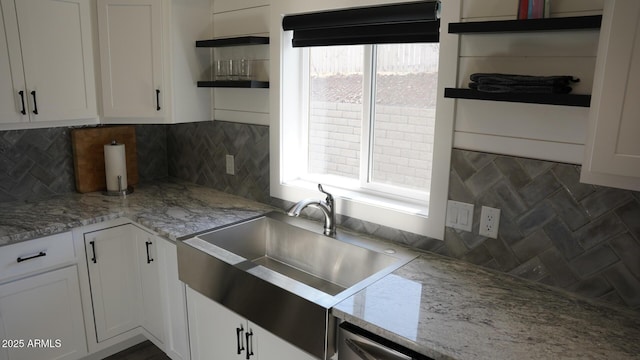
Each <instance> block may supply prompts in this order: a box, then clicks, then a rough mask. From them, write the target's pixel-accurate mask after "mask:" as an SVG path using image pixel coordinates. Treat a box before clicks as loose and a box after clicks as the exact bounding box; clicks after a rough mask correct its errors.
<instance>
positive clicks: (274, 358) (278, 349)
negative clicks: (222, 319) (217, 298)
mask: <svg viewBox="0 0 640 360" xmlns="http://www.w3.org/2000/svg"><path fill="white" fill-rule="evenodd" d="M249 333H250V334H251V333H253V335H252V336H250V338H249V344H248V347H249V349H250V351H252V352H253V353H254V354H255V355H256V357H255V358H254V357H253V356H252V357H251V359H260V360H317V359H316V358H315V357H313V356H311V355H309V354H307V353H306V352H304V351H302V350H300V349H299V348H297V347H295V346H293V345H291V344H289V343H288V342H286V341H284V340H282V339H281V338H279V337H277V336H275V335H273V334H272V333H270V332H269V331H267V330H265V329H263V328H261V327H260V326H258V325H256V324H254V323H252V322H249Z"/></svg>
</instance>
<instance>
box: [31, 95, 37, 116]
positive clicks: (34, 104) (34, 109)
mask: <svg viewBox="0 0 640 360" xmlns="http://www.w3.org/2000/svg"><path fill="white" fill-rule="evenodd" d="M31 95H32V96H33V113H34V114H36V115H38V101H37V100H36V91H35V90H33V91H32V92H31Z"/></svg>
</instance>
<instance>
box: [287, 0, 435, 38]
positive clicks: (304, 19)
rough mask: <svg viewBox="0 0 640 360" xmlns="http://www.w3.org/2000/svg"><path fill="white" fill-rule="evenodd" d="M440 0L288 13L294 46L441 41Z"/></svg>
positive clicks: (289, 28)
mask: <svg viewBox="0 0 640 360" xmlns="http://www.w3.org/2000/svg"><path fill="white" fill-rule="evenodd" d="M439 6H440V3H439V1H420V2H411V3H402V4H394V5H382V6H371V7H362V8H352V9H346V10H336V11H325V12H317V13H309V14H300V15H290V16H285V17H284V19H283V20H282V28H283V29H284V30H293V46H294V47H307V46H330V45H357V44H390V43H416V42H438V41H439V37H440V20H439V19H438V17H439V14H438V12H439Z"/></svg>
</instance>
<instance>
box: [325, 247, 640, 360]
mask: <svg viewBox="0 0 640 360" xmlns="http://www.w3.org/2000/svg"><path fill="white" fill-rule="evenodd" d="M332 312H333V315H334V316H336V317H338V318H341V319H343V320H345V321H347V322H350V323H352V324H354V325H356V326H359V327H361V328H363V329H366V330H369V331H370V332H373V333H375V334H378V335H381V336H382V337H384V338H387V339H389V340H391V341H394V342H396V343H398V344H400V345H403V346H405V347H407V348H409V349H412V350H415V351H417V352H419V353H422V354H425V355H427V356H429V357H432V358H434V359H474V360H475V359H616V360H619V359H640V341H639V339H640V313H638V312H633V311H631V310H626V309H621V308H620V309H619V308H614V307H609V306H607V305H603V304H599V303H594V302H590V301H588V300H584V299H581V298H578V297H575V296H573V295H571V294H569V293H565V292H560V291H558V290H554V289H550V288H548V287H545V286H543V285H540V284H536V283H532V282H529V281H526V280H522V279H518V278H515V277H512V276H510V275H507V274H502V273H497V272H493V271H489V270H486V269H483V268H480V267H477V266H475V265H471V264H467V263H463V262H460V261H458V260H453V259H449V258H444V257H442V256H439V255H435V254H423V255H421V256H420V257H418V258H416V259H415V260H413V261H412V262H410V263H409V264H407V265H405V266H404V267H402V268H400V269H398V270H396V271H395V272H393V273H392V274H390V275H388V276H386V277H385V278H383V279H381V280H380V281H378V282H376V283H374V284H373V285H371V286H369V287H367V288H366V289H364V290H362V291H360V292H359V293H357V294H355V295H353V296H352V297H350V298H348V299H346V300H344V301H343V302H341V303H340V304H338V305H337V306H336V307H334V308H333V310H332Z"/></svg>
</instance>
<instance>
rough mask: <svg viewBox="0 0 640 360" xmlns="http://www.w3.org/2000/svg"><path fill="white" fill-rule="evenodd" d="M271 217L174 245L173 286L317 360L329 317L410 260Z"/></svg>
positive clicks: (392, 250) (324, 350)
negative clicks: (339, 305)
mask: <svg viewBox="0 0 640 360" xmlns="http://www.w3.org/2000/svg"><path fill="white" fill-rule="evenodd" d="M322 232H323V228H322V225H321V224H320V223H318V222H315V221H310V220H305V219H300V218H292V217H289V216H287V215H284V214H281V213H278V212H272V213H269V214H267V215H265V216H262V217H259V218H257V219H253V220H249V221H246V222H242V223H240V224H236V225H231V226H228V227H224V228H221V229H218V230H214V231H211V232H208V233H205V234H201V235H198V236H196V237H194V238H192V239H188V240H185V241H183V242H180V243H178V271H179V277H180V280H182V281H183V282H185V283H186V284H187V285H189V286H190V287H191V288H193V289H194V290H196V291H199V292H200V293H202V294H203V295H205V296H207V297H209V298H211V299H212V300H214V301H217V302H219V303H221V304H222V305H224V306H226V307H228V308H229V309H231V310H233V311H235V312H236V313H238V314H240V315H242V316H244V317H246V318H247V319H249V320H250V321H252V322H254V323H256V324H258V325H260V326H262V327H263V328H265V329H267V330H269V331H271V332H272V333H274V334H276V335H278V336H280V337H281V338H283V339H284V340H286V341H288V342H290V343H292V344H294V345H297V346H298V347H300V348H301V349H303V350H305V351H307V352H309V353H310V354H312V355H315V356H316V357H318V358H321V359H329V357H331V356H332V355H333V353H334V352H335V351H334V350H335V344H334V343H333V341H334V339H335V332H336V324H335V320H334V319H333V317H332V316H331V315H330V309H331V307H333V306H334V305H336V304H337V303H339V302H340V301H342V300H344V299H346V298H347V297H349V296H351V295H353V294H355V293H356V292H358V291H360V290H362V289H363V288H365V287H366V286H367V285H369V284H371V283H373V282H375V281H376V280H379V279H380V278H382V277H384V276H386V275H387V274H389V273H391V272H392V271H394V270H396V269H397V268H399V267H401V266H402V265H404V264H406V263H408V262H409V261H411V260H412V259H414V258H415V257H416V254H414V253H413V252H410V251H408V250H406V249H403V248H399V247H397V246H394V245H390V244H388V243H386V242H381V241H377V240H375V239H371V238H367V237H363V236H359V235H357V234H353V233H348V232H345V231H339V232H338V234H337V235H336V237H328V236H325V235H323V234H322Z"/></svg>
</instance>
